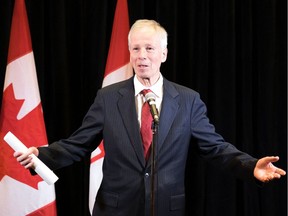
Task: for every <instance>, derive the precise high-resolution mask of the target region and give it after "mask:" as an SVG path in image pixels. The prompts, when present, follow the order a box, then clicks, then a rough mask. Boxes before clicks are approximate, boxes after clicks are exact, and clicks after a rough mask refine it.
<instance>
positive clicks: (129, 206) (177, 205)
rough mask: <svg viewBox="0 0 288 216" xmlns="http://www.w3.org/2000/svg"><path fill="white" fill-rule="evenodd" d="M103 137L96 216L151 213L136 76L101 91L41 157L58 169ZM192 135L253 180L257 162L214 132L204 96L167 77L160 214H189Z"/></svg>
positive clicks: (211, 155) (213, 157)
mask: <svg viewBox="0 0 288 216" xmlns="http://www.w3.org/2000/svg"><path fill="white" fill-rule="evenodd" d="M102 138H103V139H104V148H105V158H104V163H103V180H102V183H101V186H100V189H99V191H98V194H97V198H96V202H95V206H94V211H93V215H95V216H102V215H109V216H116V215H119V216H120V215H121V216H122V215H123V216H141V215H143V216H144V215H149V206H150V201H149V200H150V183H151V182H150V180H151V176H150V170H151V162H148V163H147V164H146V162H145V159H144V154H143V148H142V143H141V138H140V132H139V124H138V121H137V113H136V107H135V96H134V85H133V79H132V78H131V79H129V80H127V81H123V82H120V83H117V84H113V85H110V86H108V87H105V88H102V89H100V90H99V91H98V93H97V97H96V98H95V101H94V103H93V104H92V106H91V108H90V109H89V111H88V113H87V115H86V116H85V118H84V120H83V124H82V126H81V127H80V128H79V129H78V130H77V131H76V132H75V133H73V134H72V135H71V136H70V137H69V138H68V139H63V140H60V141H58V142H55V143H53V144H51V145H50V146H49V148H41V149H40V154H39V157H40V159H41V160H43V162H44V163H46V164H47V165H48V166H49V167H50V168H51V169H53V170H55V169H58V168H61V167H63V166H67V165H70V164H72V163H73V162H74V161H79V160H81V158H83V157H85V156H87V155H89V153H90V152H91V151H92V150H94V149H95V148H96V147H97V144H99V142H100V141H101V140H102ZM192 138H193V139H194V138H195V139H196V140H197V145H198V146H197V147H198V148H199V152H200V154H201V155H202V156H203V157H204V158H207V159H208V160H210V161H212V162H213V163H214V164H216V165H218V166H219V167H221V168H223V169H226V170H227V171H231V172H233V173H235V174H236V175H238V176H240V177H244V178H253V169H254V166H255V163H256V161H257V160H256V159H255V158H252V157H251V156H249V155H247V154H245V153H243V152H241V151H238V150H237V149H236V148H235V147H234V146H233V145H231V144H229V143H227V142H225V141H224V140H223V138H222V137H221V136H220V135H219V134H217V133H216V132H215V129H214V126H213V125H212V124H210V123H209V119H208V118H207V116H206V106H205V104H204V103H203V102H202V101H201V99H200V96H199V94H198V93H197V92H195V91H193V90H191V89H189V88H186V87H183V86H180V85H177V84H175V83H172V82H170V81H168V80H166V79H164V95H163V102H162V108H161V113H160V123H159V130H158V142H157V143H156V158H157V165H156V173H155V179H156V180H157V182H156V183H155V185H156V186H155V187H156V198H155V199H156V200H155V211H156V215H158V216H172V215H173V216H174V215H177V216H181V215H185V184H184V177H185V168H186V161H187V157H189V155H188V148H189V145H190V143H191V142H190V141H191V139H192ZM95 143H96V145H95ZM60 155H61V156H60ZM58 156H59V157H58ZM191 172H193V170H191Z"/></svg>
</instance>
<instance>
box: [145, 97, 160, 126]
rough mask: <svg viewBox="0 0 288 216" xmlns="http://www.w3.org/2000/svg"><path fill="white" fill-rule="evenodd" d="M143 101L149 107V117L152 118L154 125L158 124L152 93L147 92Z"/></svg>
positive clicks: (154, 98)
mask: <svg viewBox="0 0 288 216" xmlns="http://www.w3.org/2000/svg"><path fill="white" fill-rule="evenodd" d="M145 99H146V101H147V102H148V104H149V106H150V111H151V115H152V117H153V120H154V123H155V124H159V114H158V110H157V108H156V102H155V100H156V96H155V94H154V93H153V92H148V93H146V94H145Z"/></svg>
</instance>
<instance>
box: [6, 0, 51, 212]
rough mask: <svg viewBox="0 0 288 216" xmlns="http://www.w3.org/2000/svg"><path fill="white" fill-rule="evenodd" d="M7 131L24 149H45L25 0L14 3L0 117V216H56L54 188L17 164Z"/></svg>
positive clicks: (43, 128) (44, 136)
mask: <svg viewBox="0 0 288 216" xmlns="http://www.w3.org/2000/svg"><path fill="white" fill-rule="evenodd" d="M8 131H11V132H12V133H13V134H15V135H16V137H18V138H19V139H20V140H21V141H22V142H23V143H24V144H25V145H26V146H27V147H31V146H43V145H47V136H46V129H45V123H44V117H43V112H42V104H41V99H40V94H39V89H38V81H37V75H36V68H35V62H34V56H33V50H32V43H31V37H30V30H29V24H28V18H27V12H26V6H25V0H15V3H14V11H13V17H12V25H11V33H10V43H9V51H8V60H7V68H6V74H5V82H4V89H3V98H2V106H1V113H0V216H7V215H9V216H20V215H29V216H40V215H41V216H44V215H46V216H55V215H56V200H55V189H54V185H48V184H47V183H46V182H44V181H43V180H42V179H41V178H40V177H39V176H38V175H35V176H32V175H31V174H30V172H29V171H28V170H26V169H24V168H23V167H22V166H21V165H20V164H19V163H18V162H17V161H16V159H15V158H14V157H13V152H14V151H13V150H12V148H11V147H10V146H9V145H8V144H7V143H6V142H5V141H4V140H3V137H4V136H5V135H6V133H7V132H8Z"/></svg>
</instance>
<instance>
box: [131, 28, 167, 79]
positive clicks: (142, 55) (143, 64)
mask: <svg viewBox="0 0 288 216" xmlns="http://www.w3.org/2000/svg"><path fill="white" fill-rule="evenodd" d="M129 51H130V62H131V64H132V66H133V68H134V71H135V73H136V75H137V76H138V78H140V79H149V80H150V82H151V83H152V84H154V83H155V82H156V81H157V79H158V78H159V75H160V66H161V63H162V62H165V61H166V57H167V49H166V48H164V49H163V48H162V47H161V43H160V39H159V37H158V35H157V34H156V32H155V31H154V29H152V28H142V29H140V30H135V31H134V32H132V33H131V37H130V46H129Z"/></svg>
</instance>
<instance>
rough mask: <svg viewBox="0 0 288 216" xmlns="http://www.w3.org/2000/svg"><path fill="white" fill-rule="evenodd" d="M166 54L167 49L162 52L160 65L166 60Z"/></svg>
mask: <svg viewBox="0 0 288 216" xmlns="http://www.w3.org/2000/svg"><path fill="white" fill-rule="evenodd" d="M167 54H168V49H167V48H165V49H164V50H163V51H162V63H163V62H165V61H166V59H167Z"/></svg>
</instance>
